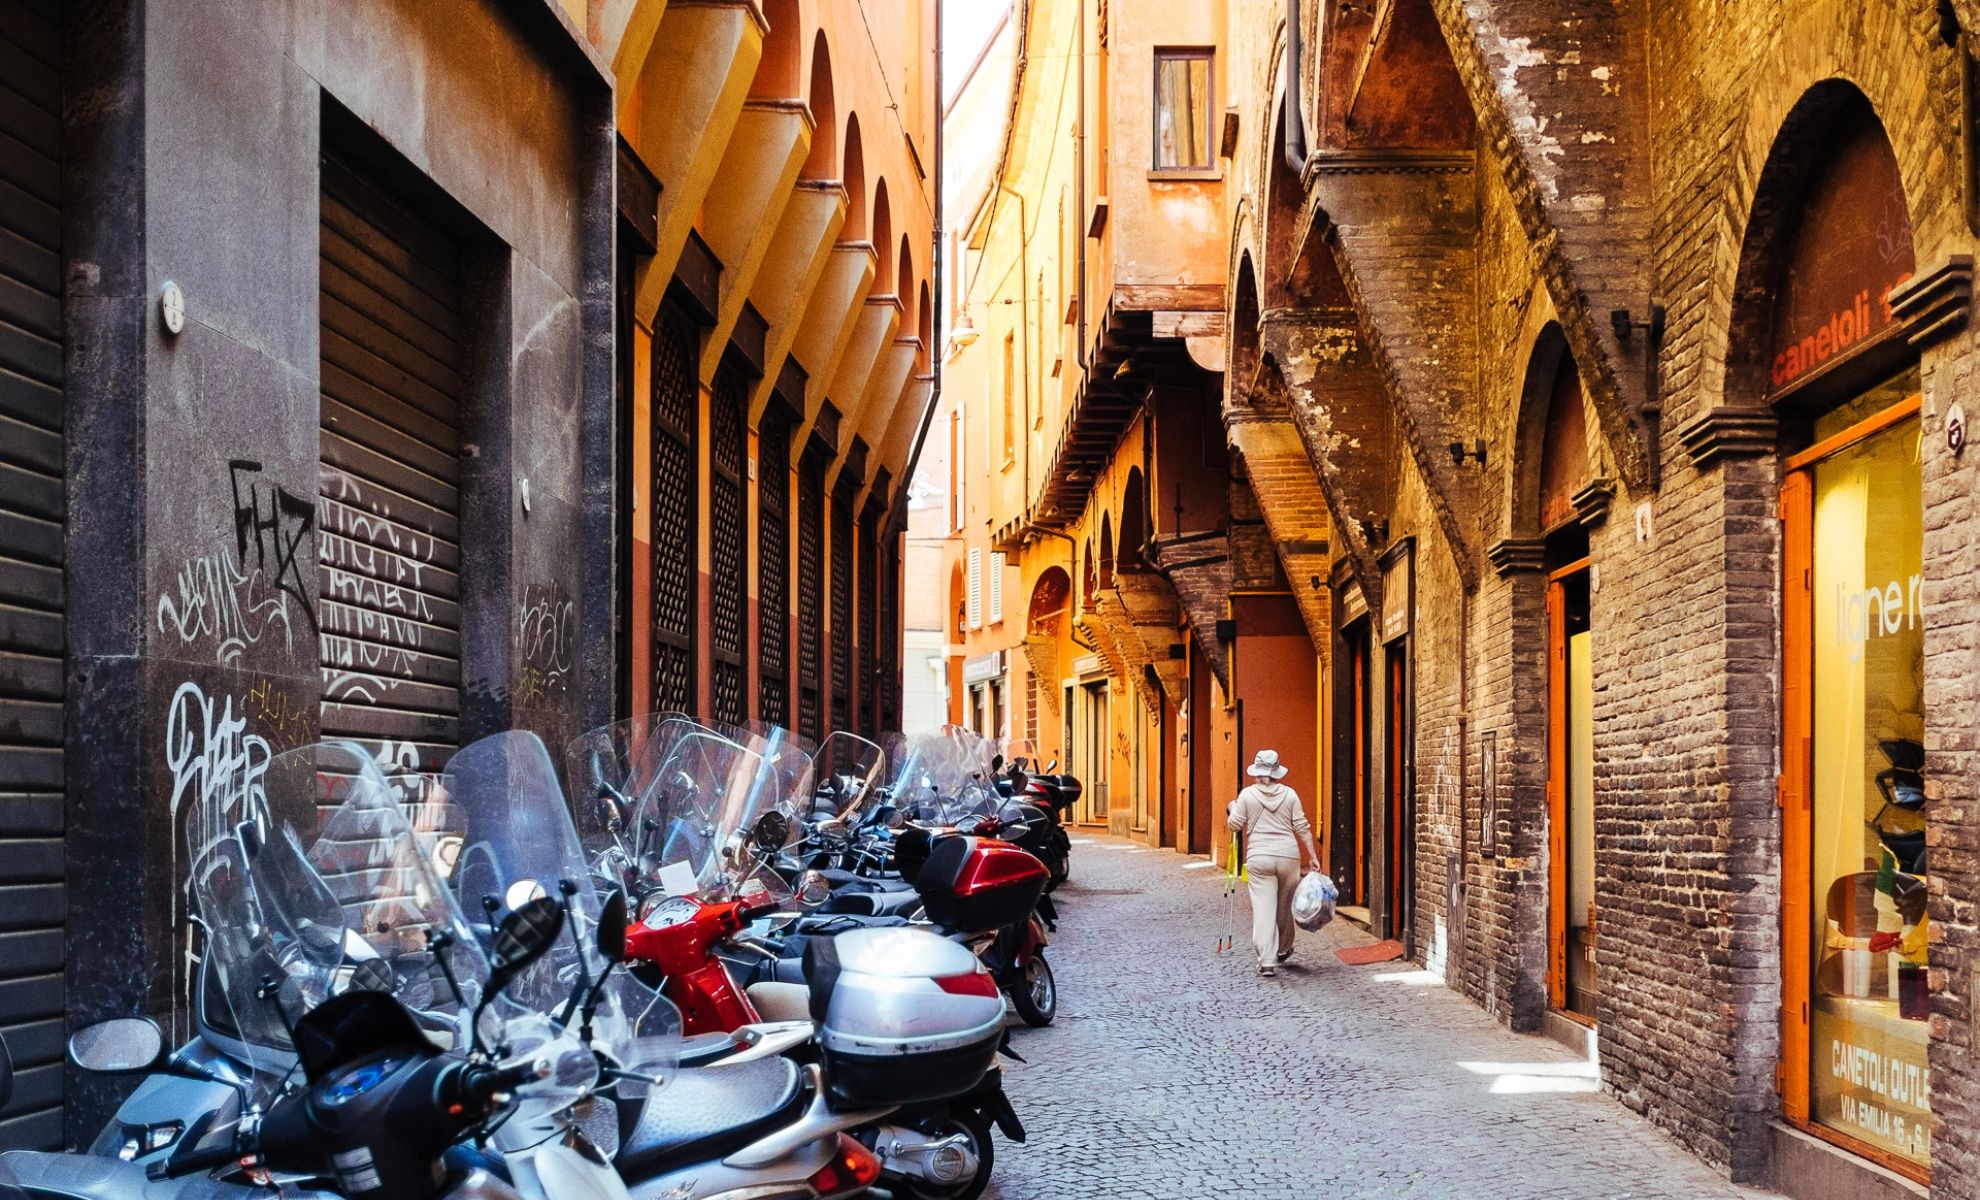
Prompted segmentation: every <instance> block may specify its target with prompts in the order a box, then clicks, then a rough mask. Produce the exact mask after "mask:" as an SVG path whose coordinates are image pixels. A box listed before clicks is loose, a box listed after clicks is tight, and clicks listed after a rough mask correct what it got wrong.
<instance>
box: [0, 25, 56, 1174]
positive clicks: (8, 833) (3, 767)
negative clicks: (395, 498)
mask: <svg viewBox="0 0 1980 1200" xmlns="http://www.w3.org/2000/svg"><path fill="white" fill-rule="evenodd" d="M57 12H58V8H57V5H56V4H55V3H54V0H31V2H27V3H23V2H22V0H0V1037H4V1038H5V1039H6V1041H7V1046H8V1048H9V1050H11V1052H12V1053H13V1056H14V1065H15V1068H16V1070H17V1071H18V1074H16V1075H15V1077H14V1098H13V1100H12V1102H11V1103H10V1104H9V1105H8V1106H7V1107H6V1108H5V1109H4V1110H0V1149H8V1148H22V1147H33V1148H41V1149H54V1148H57V1147H59V1146H60V1145H61V1142H62V1046H63V1026H62V1006H63V995H62V974H61V972H62V926H63V914H64V909H65V907H66V898H65V896H64V893H63V875H64V872H63V859H62V836H63V815H62V805H63V801H62V785H63V780H62V676H63V669H62V653H63V646H64V642H65V630H64V624H63V608H64V604H65V600H66V596H65V593H64V588H63V578H62V572H63V516H64V509H65V505H64V500H63V481H62V465H63V446H62V428H63V400H62V262H61V247H60V234H61V225H62V219H61V210H60V209H59V207H58V204H59V202H60V200H61V185H62V167H61V158H62V146H61V113H62V88H61V76H60V74H59V73H58V64H59V63H60V61H61V32H60V22H59V19H58V16H57Z"/></svg>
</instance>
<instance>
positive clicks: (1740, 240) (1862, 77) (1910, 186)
mask: <svg viewBox="0 0 1980 1200" xmlns="http://www.w3.org/2000/svg"><path fill="white" fill-rule="evenodd" d="M1776 45H1778V46H1779V47H1780V53H1779V54H1778V55H1776V56H1775V57H1773V58H1771V59H1770V60H1769V62H1768V66H1769V67H1770V68H1771V72H1772V73H1771V75H1770V77H1769V78H1768V79H1767V80H1765V81H1764V82H1763V84H1762V85H1761V86H1758V87H1756V88H1754V89H1753V92H1752V99H1751V101H1750V102H1749V104H1748V109H1747V114H1746V118H1745V122H1744V125H1743V127H1742V128H1741V129H1740V130H1739V131H1738V132H1737V133H1736V135H1735V139H1736V140H1735V143H1734V146H1733V149H1732V151H1731V153H1730V156H1729V161H1726V162H1725V163H1724V165H1723V167H1722V169H1720V170H1719V171H1718V172H1717V173H1718V174H1719V175H1720V176H1721V177H1723V178H1725V179H1727V180H1729V181H1731V182H1730V184H1729V185H1728V187H1727V189H1726V192H1725V193H1724V197H1723V199H1722V201H1721V204H1720V209H1719V213H1718V215H1717V218H1716V219H1715V221H1714V224H1715V226H1716V228H1715V230H1714V246H1715V250H1714V265H1713V272H1712V277H1713V278H1714V279H1715V280H1718V281H1740V282H1744V280H1745V278H1746V277H1747V276H1748V274H1749V271H1750V268H1751V267H1753V266H1754V265H1755V262H1754V258H1755V255H1756V253H1758V254H1759V255H1760V257H1761V258H1762V259H1764V249H1763V247H1761V246H1758V245H1755V244H1754V242H1753V235H1754V233H1755V231H1756V226H1761V227H1762V231H1763V232H1764V226H1765V224H1766V218H1767V217H1768V215H1769V213H1768V211H1767V206H1766V205H1764V204H1763V202H1762V201H1763V199H1764V197H1763V192H1765V191H1772V190H1773V188H1774V187H1775V186H1776V183H1777V181H1776V180H1775V179H1773V178H1770V177H1769V171H1768V167H1769V165H1770V163H1769V160H1770V159H1771V158H1772V157H1773V154H1774V150H1775V147H1776V145H1777V144H1778V143H1779V141H1780V137H1781V136H1782V135H1784V134H1786V133H1788V132H1789V130H1790V129H1791V128H1805V127H1806V125H1807V124H1808V121H1806V120H1804V118H1818V117H1819V112H1818V111H1812V110H1809V109H1806V108H1804V103H1805V102H1806V101H1807V100H1808V99H1809V97H1810V94H1811V93H1813V92H1815V91H1816V90H1817V89H1824V90H1825V91H1827V92H1828V95H1829V99H1830V101H1831V102H1833V100H1834V98H1835V95H1836V93H1835V91H1834V89H1835V88H1836V87H1838V86H1841V87H1846V88H1851V89H1854V90H1856V91H1857V92H1859V93H1860V94H1861V95H1862V96H1863V97H1865V99H1866V100H1867V101H1868V103H1869V105H1870V108H1871V111H1872V112H1873V113H1874V114H1875V115H1876V117H1877V118H1878V120H1879V121H1880V122H1881V123H1882V125H1883V127H1884V130H1885V133H1886V135H1888V136H1891V137H1892V150H1893V152H1894V153H1895V155H1896V157H1897V163H1898V173H1899V176H1900V178H1902V179H1903V181H1904V193H1905V196H1906V198H1907V202H1908V204H1909V205H1910V217H1911V229H1912V239H1913V243H1914V248H1915V251H1916V254H1917V257H1918V261H1919V262H1921V263H1932V262H1936V261H1937V260H1938V259H1939V258H1941V257H1942V256H1944V255H1946V254H1948V253H1954V252H1958V251H1959V250H1960V249H1961V248H1962V247H1963V246H1964V245H1965V243H1966V241H1967V240H1968V239H1970V234H1968V233H1966V232H1965V218H1964V214H1963V213H1962V212H1961V209H1960V205H1959V204H1958V203H1957V201H1956V197H1957V196H1958V195H1959V189H1960V184H1959V181H1958V179H1957V177H1956V169H1955V167H1956V164H1955V162H1954V161H1953V160H1952V159H1950V158H1949V157H1948V156H1947V154H1946V149H1945V147H1946V138H1947V137H1949V136H1950V133H1949V131H1951V130H1955V129H1957V128H1958V127H1959V121H1960V115H1959V111H1958V100H1957V97H1958V95H1959V85H1958V81H1957V75H1958V70H1959V66H1958V55H1957V54H1956V53H1955V52H1954V51H1953V50H1952V49H1951V48H1950V47H1948V46H1946V45H1945V44H1944V43H1943V42H1942V41H1941V40H1939V39H1938V38H1937V37H1936V36H1934V23H1932V22H1921V21H1918V20H1916V19H1915V18H1914V16H1913V13H1912V10H1910V9H1908V8H1904V7H1901V6H1897V5H1883V4H1871V5H1812V6H1809V7H1807V8H1805V9H1798V10H1797V12H1796V16H1795V17H1794V18H1793V19H1792V20H1791V21H1790V22H1789V23H1788V25H1787V27H1786V28H1785V29H1783V30H1782V33H1781V36H1780V38H1779V39H1778V41H1777V42H1776ZM1924 80H1929V81H1930V82H1929V85H1927V84H1925V83H1923V82H1921V81H1924ZM1825 85H1826V86H1825ZM1816 103H1817V105H1818V106H1819V105H1820V104H1822V103H1823V101H1822V100H1821V99H1820V98H1818V99H1817V101H1816ZM1773 208H1774V215H1776V216H1777V215H1778V211H1779V206H1778V202H1777V203H1776V204H1775V205H1774V206H1773ZM1744 307H1745V305H1743V304H1742V303H1741V298H1740V289H1739V287H1738V286H1737V284H1736V285H1735V287H1734V288H1732V289H1730V290H1728V289H1726V288H1724V287H1715V288H1713V289H1712V293H1711V296H1710V299H1709V300H1708V301H1707V304H1706V305H1705V306H1704V311H1702V312H1701V313H1700V314H1699V316H1698V318H1697V320H1698V322H1699V328H1698V329H1697V331H1696V333H1695V336H1696V337H1697V338H1698V340H1699V343H1700V349H1701V353H1700V354H1699V355H1698V360H1699V362H1700V364H1701V368H1700V370H1701V375H1700V379H1699V384H1698V387H1697V388H1696V389H1695V393H1696V395H1698V396H1699V397H1700V403H1701V406H1702V407H1704V408H1710V407H1711V406H1712V405H1714V404H1718V403H1724V402H1735V403H1736V402H1737V400H1736V398H1735V396H1734V394H1733V392H1734V389H1733V387H1732V384H1731V374H1730V371H1731V364H1730V363H1728V362H1727V361H1726V358H1727V353H1728V351H1729V349H1730V343H1731V340H1732V338H1734V337H1735V336H1737V333H1736V331H1737V330H1738V329H1739V326H1738V325H1737V324H1736V323H1735V315H1736V313H1737V312H1738V310H1740V309H1742V308H1744ZM1721 397H1723V398H1724V399H1723V400H1722V399H1721ZM1681 422H1682V418H1680V423H1681Z"/></svg>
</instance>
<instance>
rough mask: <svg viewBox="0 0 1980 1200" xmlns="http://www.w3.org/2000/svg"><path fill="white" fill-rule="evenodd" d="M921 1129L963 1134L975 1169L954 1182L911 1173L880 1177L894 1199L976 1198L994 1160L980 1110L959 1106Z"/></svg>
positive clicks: (986, 1183)
mask: <svg viewBox="0 0 1980 1200" xmlns="http://www.w3.org/2000/svg"><path fill="white" fill-rule="evenodd" d="M924 1131H925V1132H927V1133H930V1134H935V1135H939V1136H942V1137H951V1136H954V1135H955V1134H958V1133H960V1134H964V1135H966V1136H967V1137H968V1138H969V1141H970V1147H969V1148H970V1150H971V1151H972V1152H973V1153H974V1154H975V1156H976V1173H975V1174H973V1175H971V1176H970V1177H969V1178H968V1179H964V1180H960V1181H958V1182H956V1183H936V1182H934V1181H933V1180H929V1179H917V1178H913V1177H911V1176H900V1177H890V1178H888V1179H886V1180H883V1181H882V1182H883V1184H884V1185H885V1186H887V1188H888V1190H889V1191H891V1192H892V1193H893V1195H894V1196H895V1197H896V1200H976V1198H977V1197H978V1196H981V1195H982V1194H983V1189H984V1188H987V1187H989V1186H990V1171H991V1169H992V1168H993V1167H994V1166H995V1165H996V1161H997V1152H996V1149H995V1148H994V1147H993V1146H991V1144H990V1122H989V1120H988V1119H987V1118H986V1117H984V1116H983V1114H982V1113H979V1112H974V1111H971V1110H967V1109H959V1110H957V1111H954V1112H951V1113H950V1114H948V1115H947V1116H946V1117H943V1118H942V1119H940V1120H938V1121H931V1122H929V1123H928V1125H927V1126H925V1127H924Z"/></svg>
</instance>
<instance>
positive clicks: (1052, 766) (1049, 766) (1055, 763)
mask: <svg viewBox="0 0 1980 1200" xmlns="http://www.w3.org/2000/svg"><path fill="white" fill-rule="evenodd" d="M1058 771H1059V760H1058V759H1056V758H1055V759H1053V760H1052V761H1051V762H1048V763H1046V764H1045V770H1044V774H1046V775H1056V774H1058Z"/></svg>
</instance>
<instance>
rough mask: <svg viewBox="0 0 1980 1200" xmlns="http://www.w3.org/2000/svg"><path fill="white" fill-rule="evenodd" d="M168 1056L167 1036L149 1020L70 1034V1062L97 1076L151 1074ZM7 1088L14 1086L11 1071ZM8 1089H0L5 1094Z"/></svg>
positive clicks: (123, 1020)
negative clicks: (165, 1056) (166, 1048)
mask: <svg viewBox="0 0 1980 1200" xmlns="http://www.w3.org/2000/svg"><path fill="white" fill-rule="evenodd" d="M164 1053H165V1033H164V1031H163V1030H161V1029H159V1028H158V1022H156V1021H154V1020H152V1019H151V1018H150V1017H112V1018H111V1019H110V1020H108V1021H98V1022H97V1023H96V1024H94V1025H89V1026H85V1027H84V1028H82V1029H78V1030H76V1031H75V1032H74V1033H72V1034H70V1035H69V1060H70V1061H71V1062H73V1063H75V1064H76V1065H77V1066H79V1067H81V1068H82V1069H83V1070H85V1071H91V1072H94V1073H96V1074H98V1075H135V1074H138V1073H140V1072H144V1071H149V1070H150V1069H151V1068H152V1067H154V1066H156V1065H157V1064H158V1060H159V1058H160V1057H162V1056H163V1055H164ZM6 1074H7V1077H8V1082H7V1087H8V1088H10V1087H11V1086H12V1076H13V1071H12V1070H11V1068H9V1069H8V1070H7V1072H6ZM5 1090H6V1088H0V1091H5Z"/></svg>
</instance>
